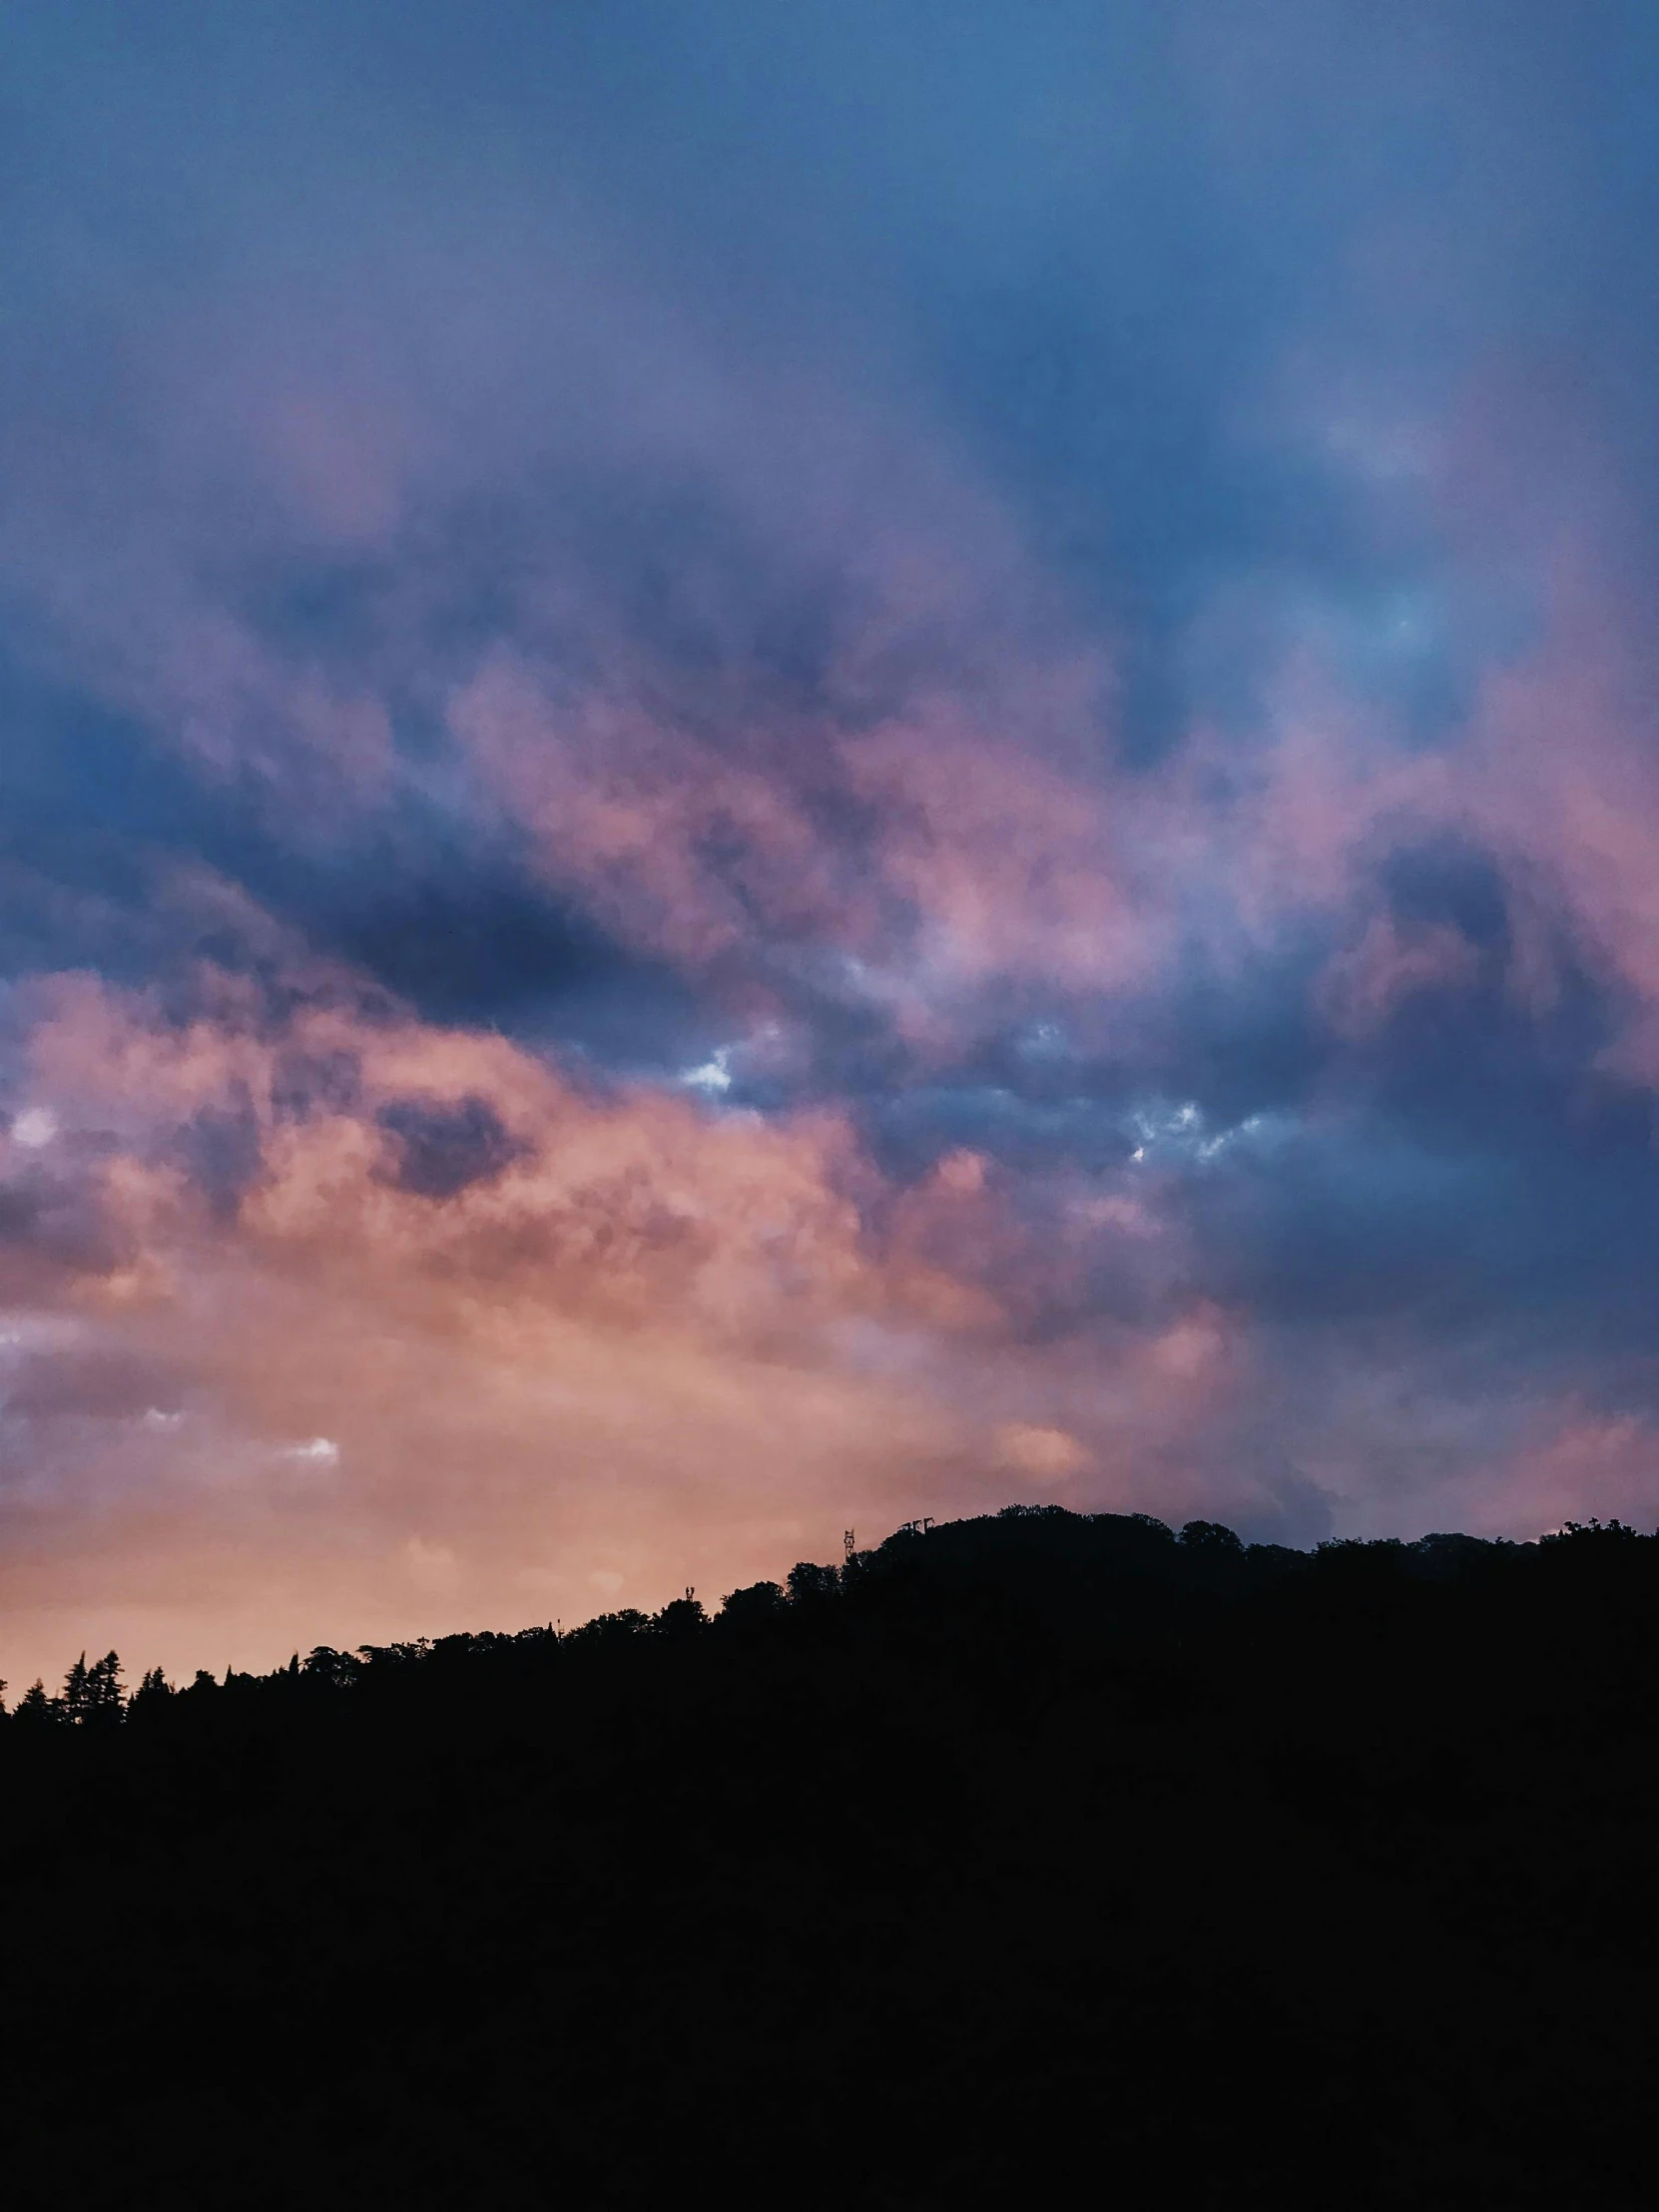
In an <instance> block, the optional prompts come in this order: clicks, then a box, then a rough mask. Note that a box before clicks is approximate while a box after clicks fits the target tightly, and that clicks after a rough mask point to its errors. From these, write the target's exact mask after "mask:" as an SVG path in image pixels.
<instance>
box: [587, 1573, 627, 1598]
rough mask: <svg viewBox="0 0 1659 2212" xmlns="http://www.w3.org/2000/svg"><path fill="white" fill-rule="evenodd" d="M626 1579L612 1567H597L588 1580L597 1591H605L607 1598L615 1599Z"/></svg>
mask: <svg viewBox="0 0 1659 2212" xmlns="http://www.w3.org/2000/svg"><path fill="white" fill-rule="evenodd" d="M625 1579H626V1578H625V1577H624V1576H622V1575H620V1574H618V1573H617V1572H616V1571H615V1569H614V1568H611V1567H596V1568H595V1569H594V1571H593V1573H592V1574H590V1575H589V1576H588V1580H589V1581H590V1582H591V1583H592V1584H593V1586H594V1588H595V1589H596V1590H603V1591H604V1593H605V1595H606V1596H607V1597H614V1596H615V1595H616V1593H617V1591H618V1590H620V1589H621V1587H622V1585H623V1582H624V1580H625Z"/></svg>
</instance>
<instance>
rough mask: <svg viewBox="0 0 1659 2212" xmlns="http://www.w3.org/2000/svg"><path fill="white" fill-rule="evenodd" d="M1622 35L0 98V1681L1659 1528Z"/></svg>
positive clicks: (730, 44)
mask: <svg viewBox="0 0 1659 2212" xmlns="http://www.w3.org/2000/svg"><path fill="white" fill-rule="evenodd" d="M1656 249H1659V15H1656V13H1655V11H1654V10H1653V9H1652V8H1651V6H1647V5H1640V4H1636V0H1630V4H1624V0H1576V4H1575V5H1574V6H1572V7H1564V6H1561V5H1559V4H1558V0H1547V4H1540V0H1433V4H1430V5H1423V4H1419V0H1398V4H1397V5H1393V6H1390V7H1388V8H1386V9H1382V8H1377V7H1375V6H1370V5H1360V4H1350V0H1144V4H1143V0H1088V4H1081V0H1046V4H1045V5H1044V6H1043V7H1042V8H1040V9H1032V8H1030V7H1028V6H1019V5H1015V4H1013V0H950V4H948V5H946V4H945V0H791V4H790V5H789V6H788V7H786V8H781V7H778V6H776V5H774V4H771V0H704V4H702V5H699V6H697V7H695V8H691V7H686V6H684V5H673V4H668V0H603V4H601V0H559V4H549V0H535V4H530V0H522V4H520V0H467V4H466V5H464V6H463V5H460V4H459V0H396V4H395V5H393V4H391V0H348V4H345V5H341V4H340V0H314V4H311V0H280V4H272V0H242V4H240V5H239V6H237V7H236V8H225V7H221V6H209V5H206V4H202V0H149V4H148V5H146V7H144V8H143V9H134V8H132V7H130V6H126V5H119V4H116V0H85V4H84V5H82V6H81V7H79V8H77V9H76V10H75V11H73V19H72V18H71V16H70V15H69V14H66V12H65V11H64V10H62V9H60V8H55V7H50V6H47V5H45V4H43V0H10V4H9V5H8V6H7V7H6V8H5V9H4V11H3V12H0V716H3V719H0V1109H3V1112H0V1132H3V1134H0V1672H4V1673H5V1674H7V1675H9V1676H10V1677H11V1678H12V1681H13V1684H14V1689H15V1688H16V1687H19V1686H21V1685H22V1684H23V1683H25V1682H27V1680H28V1679H30V1678H31V1677H32V1676H33V1675H34V1674H35V1673H36V1672H44V1673H46V1674H47V1675H48V1677H49V1678H50V1677H52V1676H54V1675H57V1674H61V1672H62V1671H63V1669H64V1667H65V1666H66V1665H67V1664H68V1662H69V1660H70V1659H72V1658H73V1657H74V1656H75V1654H76V1652H77V1651H79V1650H81V1649H82V1648H83V1647H85V1648H89V1649H93V1648H96V1649H98V1650H102V1649H104V1648H106V1647H108V1646H109V1645H111V1644H114V1645H115V1646H116V1647H117V1648H118V1649H119V1650H120V1651H121V1653H122V1655H123V1657H124V1659H126V1660H127V1662H128V1665H129V1669H130V1670H133V1669H136V1668H137V1667H140V1666H149V1665H152V1664H156V1663H162V1664H165V1665H167V1666H168V1667H169V1668H170V1669H173V1670H175V1671H177V1670H185V1671H186V1672H187V1673H188V1671H189V1670H191V1669H193V1668H194V1667H196V1666H199V1665H203V1666H209V1667H212V1668H215V1669H217V1670H221V1671H222V1670H223V1669H224V1668H225V1667H226V1666H227V1665H232V1664H234V1665H236V1666H239V1667H251V1666H269V1665H272V1664H274V1663H277V1661H279V1660H282V1659H285V1657H286V1655H287V1653H288V1652H289V1651H290V1650H291V1649H294V1648H298V1649H300V1650H304V1649H306V1648H308V1647H309V1645H311V1644H312V1643H315V1642H317V1641H327V1642H331V1643H335V1644H339V1645H352V1644H355V1643H358V1642H360V1641H363V1640H365V1639H366V1640H380V1641H383V1640H386V1639H387V1638H389V1637H393V1636H404V1635H415V1634H420V1633H438V1632H443V1631H446V1630H448V1629H451V1628H456V1627H461V1626H471V1627H483V1626H495V1627H506V1628H511V1627H514V1626H518V1625H521V1624H523V1623H525V1622H527V1621H531V1620H560V1621H562V1622H563V1623H564V1624H565V1625H567V1626H568V1625H571V1624H572V1623H574V1622H575V1621H577V1620H579V1619H582V1618H585V1617H587V1616H589V1615H591V1614H592V1613H594V1612H595V1611H597V1610H601V1609H606V1608H611V1607H615V1606H619V1605H640V1606H656V1605H660V1604H661V1603H663V1602H664V1601H665V1600H666V1599H667V1598H669V1597H671V1596H676V1595H678V1594H679V1593H680V1591H681V1590H682V1589H683V1588H686V1587H692V1588H695V1589H697V1590H698V1592H699V1595H700V1596H703V1597H705V1598H706V1599H713V1598H715V1597H718V1595H719V1594H720V1593H721V1592H722V1591H724V1590H726V1589H729V1588H731V1587H733V1586H735V1585H736V1584H738V1583H741V1582H746V1581H750V1580H753V1579H755V1578H757V1577H760V1576H777V1575H780V1574H781V1573H782V1572H783V1571H784V1570H785V1569H786V1568H787V1567H788V1566H789V1564H790V1563H791V1562H792V1561H794V1560H795V1559H797V1558H800V1557H813V1558H820V1559H825V1558H831V1557H834V1556H836V1555H837V1553H838V1550H839V1546H840V1543H841V1539H842V1532H843V1530H845V1529H848V1528H851V1529H855V1530H856V1532H857V1540H858V1542H859V1543H860V1544H862V1543H866V1542H872V1541H876V1540H879V1539H880V1538H881V1537H883V1536H885V1535H886V1534H887V1533H889V1532H890V1531H891V1530H892V1529H893V1528H894V1527H895V1526H897V1524H898V1523H899V1522H900V1521H902V1520H906V1519H909V1518H911V1517H912V1516H916V1515H920V1514H924V1513H930V1514H933V1515H935V1516H938V1517H944V1516H948V1515H954V1514H962V1513H969V1512H977V1511H983V1510H987V1509H991V1508H994V1507H998V1506H1001V1505H1003V1504H1006V1503H1009V1502H1014V1501H1024V1502H1029V1503H1042V1502H1056V1503H1061V1504H1065V1505H1068V1506H1072V1507H1075V1508H1078V1509H1090V1510H1113V1511H1142V1512H1150V1513H1154V1514H1157V1515H1158V1516H1159V1517H1161V1518H1162V1519H1165V1520H1167V1521H1170V1522H1172V1523H1174V1524H1179V1523H1180V1522H1182V1521H1184V1520H1186V1519H1187V1518H1189V1517H1193V1516H1204V1517H1212V1518H1217V1519H1222V1520H1225V1521H1227V1522H1229V1523H1230V1524H1231V1525H1233V1526H1235V1527H1236V1528H1238V1529H1239V1530H1240V1531H1241V1532H1242V1533H1243V1534H1245V1535H1246V1536H1248V1537H1250V1538H1253V1539H1258V1540H1271V1541H1278V1542H1286V1543H1295V1544H1299V1545H1308V1544H1312V1543H1315V1542H1318V1541H1321V1540H1323V1539H1325V1538H1327V1537H1329V1536H1332V1535H1363V1536H1376V1535H1402V1536H1414V1535H1416V1534H1419V1533H1422V1532H1424V1531H1425V1530H1430V1529H1446V1528H1461V1529H1467V1530H1470V1531H1472V1532H1475V1533H1479V1534H1486V1535H1506V1536H1514V1537H1531V1536H1536V1535H1537V1534H1539V1533H1540V1532H1541V1531H1543V1530H1545V1529H1548V1528H1552V1527H1555V1526H1558V1525H1559V1524H1560V1523H1561V1522H1562V1521H1563V1520H1564V1519H1566V1518H1569V1517H1576V1518H1582V1517H1585V1516H1588V1515H1592V1514H1594V1515H1600V1516H1601V1517H1604V1518H1605V1517H1607V1516H1609V1515H1618V1516H1620V1517H1622V1518H1625V1519H1629V1520H1633V1521H1634V1522H1636V1523H1637V1525H1641V1526H1649V1527H1651V1526H1652V1525H1653V1524H1654V1522H1655V1520H1656V1519H1659V1360H1656V1357H1655V1351H1656V1347H1655V1341H1654V1340H1655V1322H1656V1318H1659V1158H1656V1154H1655V1128H1656V1124H1655V1091H1656V1086H1659V728H1656V701H1659V684H1656V679H1659V666H1656V663H1659V642H1656V631H1655V624H1654V620H1653V608H1654V596H1655V586H1656V583H1659V526H1656V524H1655V520H1654V517H1655V516H1656V515H1659V402H1656V399H1655V396H1654V395H1655V393H1656V392H1659V284H1656V282H1655V263H1656Z"/></svg>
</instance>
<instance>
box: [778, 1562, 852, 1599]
mask: <svg viewBox="0 0 1659 2212" xmlns="http://www.w3.org/2000/svg"><path fill="white" fill-rule="evenodd" d="M840 1586H841V1578H840V1574H839V1572H838V1570H837V1569H836V1568H834V1567H819V1566H815V1565H814V1564H813V1562H812V1561H811V1560H810V1559H802V1560H798V1561H797V1563H796V1564H795V1565H794V1566H793V1567H791V1569H790V1603H791V1604H792V1605H824V1604H827V1603H828V1602H829V1601H830V1599H831V1598H833V1597H836V1596H838V1595H839V1592H840Z"/></svg>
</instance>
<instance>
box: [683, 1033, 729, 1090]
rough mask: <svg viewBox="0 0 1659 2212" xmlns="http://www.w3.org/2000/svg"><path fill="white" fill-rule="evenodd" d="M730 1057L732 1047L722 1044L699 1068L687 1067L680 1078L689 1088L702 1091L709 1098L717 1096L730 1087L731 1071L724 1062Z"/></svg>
mask: <svg viewBox="0 0 1659 2212" xmlns="http://www.w3.org/2000/svg"><path fill="white" fill-rule="evenodd" d="M731 1057H732V1047H731V1046H730V1045H729V1044H723V1045H722V1046H721V1048H720V1050H719V1051H718V1052H716V1053H714V1054H713V1055H712V1056H711V1057H710V1058H709V1059H707V1060H705V1061H704V1063H703V1065H702V1066H701V1067H700V1068H688V1069H687V1070H686V1072H685V1074H684V1075H682V1076H681V1078H680V1080H681V1082H682V1083H684V1084H685V1085H686V1087H687V1088H688V1089H689V1090H694V1091H704V1092H706V1093H707V1094H708V1096H709V1097H711V1098H719V1097H720V1096H721V1095H722V1093H723V1092H726V1091H729V1090H730V1089H731V1088H732V1071H731V1069H730V1068H729V1067H728V1066H727V1064H726V1063H727V1061H728V1060H730V1059H731Z"/></svg>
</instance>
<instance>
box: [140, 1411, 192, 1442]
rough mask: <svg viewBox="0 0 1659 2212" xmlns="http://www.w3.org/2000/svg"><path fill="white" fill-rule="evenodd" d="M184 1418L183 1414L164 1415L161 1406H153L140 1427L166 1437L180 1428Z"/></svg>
mask: <svg viewBox="0 0 1659 2212" xmlns="http://www.w3.org/2000/svg"><path fill="white" fill-rule="evenodd" d="M184 1417H185V1416H184V1414H183V1413H164V1412H163V1411H162V1409H161V1407H160V1406H159V1405H152V1406H151V1408H150V1410H149V1412H147V1413H146V1414H145V1416H144V1418H143V1420H142V1421H141V1422H140V1423H139V1425H140V1427H142V1428H148V1429H150V1430H152V1431H153V1433H155V1434H156V1435H158V1436H165V1435H169V1434H171V1432H172V1431H173V1430H174V1429H175V1428H177V1427H179V1426H180V1424H181V1423H182V1422H183V1420H184Z"/></svg>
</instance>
